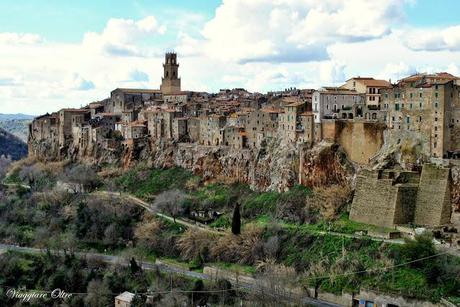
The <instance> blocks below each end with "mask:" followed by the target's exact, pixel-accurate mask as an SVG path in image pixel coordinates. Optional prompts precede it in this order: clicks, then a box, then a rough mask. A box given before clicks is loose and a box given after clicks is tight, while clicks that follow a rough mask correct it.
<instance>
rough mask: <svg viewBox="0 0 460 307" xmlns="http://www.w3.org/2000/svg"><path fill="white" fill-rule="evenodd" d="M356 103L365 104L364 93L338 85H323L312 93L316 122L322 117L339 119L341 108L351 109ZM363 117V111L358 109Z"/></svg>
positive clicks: (359, 115)
mask: <svg viewBox="0 0 460 307" xmlns="http://www.w3.org/2000/svg"><path fill="white" fill-rule="evenodd" d="M356 104H364V94H360V93H358V92H357V91H355V90H350V89H346V88H338V87H323V88H321V89H319V90H317V91H314V92H313V94H312V111H313V115H314V120H315V123H317V124H319V123H321V120H322V119H338V118H339V116H340V115H339V113H340V111H341V110H351V109H352V108H353V106H354V105H356ZM357 116H358V117H362V112H360V110H358V111H357Z"/></svg>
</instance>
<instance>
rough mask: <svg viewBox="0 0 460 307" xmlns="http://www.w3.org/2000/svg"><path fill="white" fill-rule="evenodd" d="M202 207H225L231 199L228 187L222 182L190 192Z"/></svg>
mask: <svg viewBox="0 0 460 307" xmlns="http://www.w3.org/2000/svg"><path fill="white" fill-rule="evenodd" d="M192 195H193V196H194V197H195V199H196V200H197V201H198V202H199V204H200V206H201V207H202V209H211V208H216V207H225V206H227V205H228V204H229V202H230V200H231V191H230V187H229V186H226V185H223V184H217V183H215V184H209V185H206V186H204V187H201V188H199V189H198V190H197V191H196V192H195V193H193V194H192Z"/></svg>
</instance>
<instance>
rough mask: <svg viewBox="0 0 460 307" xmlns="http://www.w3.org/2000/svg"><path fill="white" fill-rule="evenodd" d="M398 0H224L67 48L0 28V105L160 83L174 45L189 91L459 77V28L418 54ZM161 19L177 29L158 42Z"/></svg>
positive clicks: (121, 23) (10, 108)
mask: <svg viewBox="0 0 460 307" xmlns="http://www.w3.org/2000/svg"><path fill="white" fill-rule="evenodd" d="M401 3H402V2H401V1H398V0H383V1H364V0H347V1H345V0H325V1H316V0H272V1H269V0H254V1H243V0H224V1H223V3H222V5H221V6H220V7H219V8H218V9H217V11H216V15H215V16H214V17H213V18H212V19H211V20H209V21H208V22H207V23H206V22H204V21H203V20H202V19H201V17H200V16H198V15H197V16H193V18H189V19H183V18H181V17H180V16H179V17H178V18H177V21H175V20H174V18H169V17H168V18H165V19H167V22H165V23H164V24H163V23H160V22H159V21H158V20H157V19H155V18H154V17H152V16H150V17H146V18H144V19H141V20H131V19H110V20H109V21H108V22H107V24H106V26H105V28H104V29H103V30H102V31H100V32H88V33H87V34H86V35H85V36H84V38H83V40H82V41H81V42H78V43H71V44H70V43H60V42H51V41H49V40H47V39H46V38H42V37H40V36H39V35H37V34H20V33H0V96H1V97H2V98H3V99H2V102H0V109H1V110H2V112H10V113H13V112H28V113H34V114H40V113H44V112H52V111H55V110H58V109H60V108H63V107H79V106H80V105H84V104H86V103H88V102H91V101H94V100H97V99H103V98H106V97H108V95H109V94H110V91H111V90H113V89H114V88H116V87H132V88H137V87H141V88H159V85H160V82H161V75H162V72H163V67H162V65H161V64H162V62H163V61H164V56H163V52H164V51H166V50H170V49H171V47H174V46H175V49H176V50H177V51H178V53H179V54H178V60H179V63H180V70H179V72H180V77H181V79H182V87H183V89H186V90H197V91H202V90H203V91H217V90H218V89H219V88H227V87H230V88H231V87H245V88H247V89H248V90H250V91H261V92H265V91H269V90H281V89H284V88H288V87H298V88H318V87H320V86H326V85H337V84H340V83H341V82H343V81H344V80H345V79H348V78H350V77H353V76H358V75H361V76H374V77H378V78H382V79H389V78H391V79H392V80H393V81H396V80H397V79H400V78H402V77H404V76H406V75H409V74H411V73H413V72H415V71H420V72H424V71H448V72H451V73H454V74H458V73H459V66H458V63H460V50H459V51H457V49H455V48H454V46H456V44H457V38H456V37H457V36H455V35H454V34H452V33H454V32H455V31H454V30H455V29H456V28H455V27H452V28H453V30H452V29H451V30H450V32H449V31H447V32H445V33H448V35H446V34H443V33H444V32H443V31H439V32H440V33H441V32H442V33H441V34H439V35H438V33H436V31H432V32H434V33H431V35H432V36H429V37H426V38H425V40H426V41H427V43H423V44H421V43H418V44H419V46H423V45H430V44H431V47H429V46H428V47H427V48H425V49H422V50H420V51H415V50H414V48H409V47H408V46H407V44H406V43H405V39H406V37H407V35H408V33H414V32H413V31H415V30H420V31H421V32H424V31H426V29H420V28H418V29H417V28H415V29H411V28H409V26H408V25H405V24H404V22H401V21H402V20H403V17H402V14H403V11H402V8H401V5H402V4H401ZM172 16H174V14H172ZM194 22H195V23H196V24H194ZM165 25H167V26H168V34H171V29H173V30H174V31H173V32H172V34H171V35H164V36H163V37H162V38H161V39H158V38H159V37H160V36H161V35H162V34H163V33H165ZM200 29H201V31H200ZM431 30H433V29H431ZM449 33H450V34H449ZM439 37H441V40H440V39H439ZM416 38H417V36H416ZM430 42H431V43H430ZM436 46H437V47H436ZM439 46H441V47H442V48H440V47H439ZM425 47H426V46H425ZM420 48H421V47H420ZM31 55H33V56H31ZM69 72H70V73H69Z"/></svg>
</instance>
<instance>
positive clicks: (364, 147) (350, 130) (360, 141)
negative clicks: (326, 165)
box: [321, 120, 385, 164]
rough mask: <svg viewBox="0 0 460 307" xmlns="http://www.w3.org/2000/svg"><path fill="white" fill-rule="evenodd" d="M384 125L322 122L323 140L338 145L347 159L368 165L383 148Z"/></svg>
mask: <svg viewBox="0 0 460 307" xmlns="http://www.w3.org/2000/svg"><path fill="white" fill-rule="evenodd" d="M384 130H385V125H382V124H380V123H376V122H367V121H348V120H347V121H340V120H324V121H323V122H322V126H321V131H322V137H323V139H324V140H327V141H333V142H337V143H339V144H340V145H341V146H342V147H343V149H344V151H345V152H346V153H347V156H348V158H349V159H350V160H351V161H353V162H355V163H358V164H369V162H370V159H371V158H372V157H374V156H375V155H376V154H377V152H379V150H380V149H381V148H382V146H383V141H384V139H383V131H384Z"/></svg>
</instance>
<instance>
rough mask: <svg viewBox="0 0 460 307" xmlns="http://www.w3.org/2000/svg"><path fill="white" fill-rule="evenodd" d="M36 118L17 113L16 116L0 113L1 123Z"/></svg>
mask: <svg viewBox="0 0 460 307" xmlns="http://www.w3.org/2000/svg"><path fill="white" fill-rule="evenodd" d="M34 117H35V116H33V115H28V114H22V113H16V114H3V113H0V121H8V120H32V119H34Z"/></svg>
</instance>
